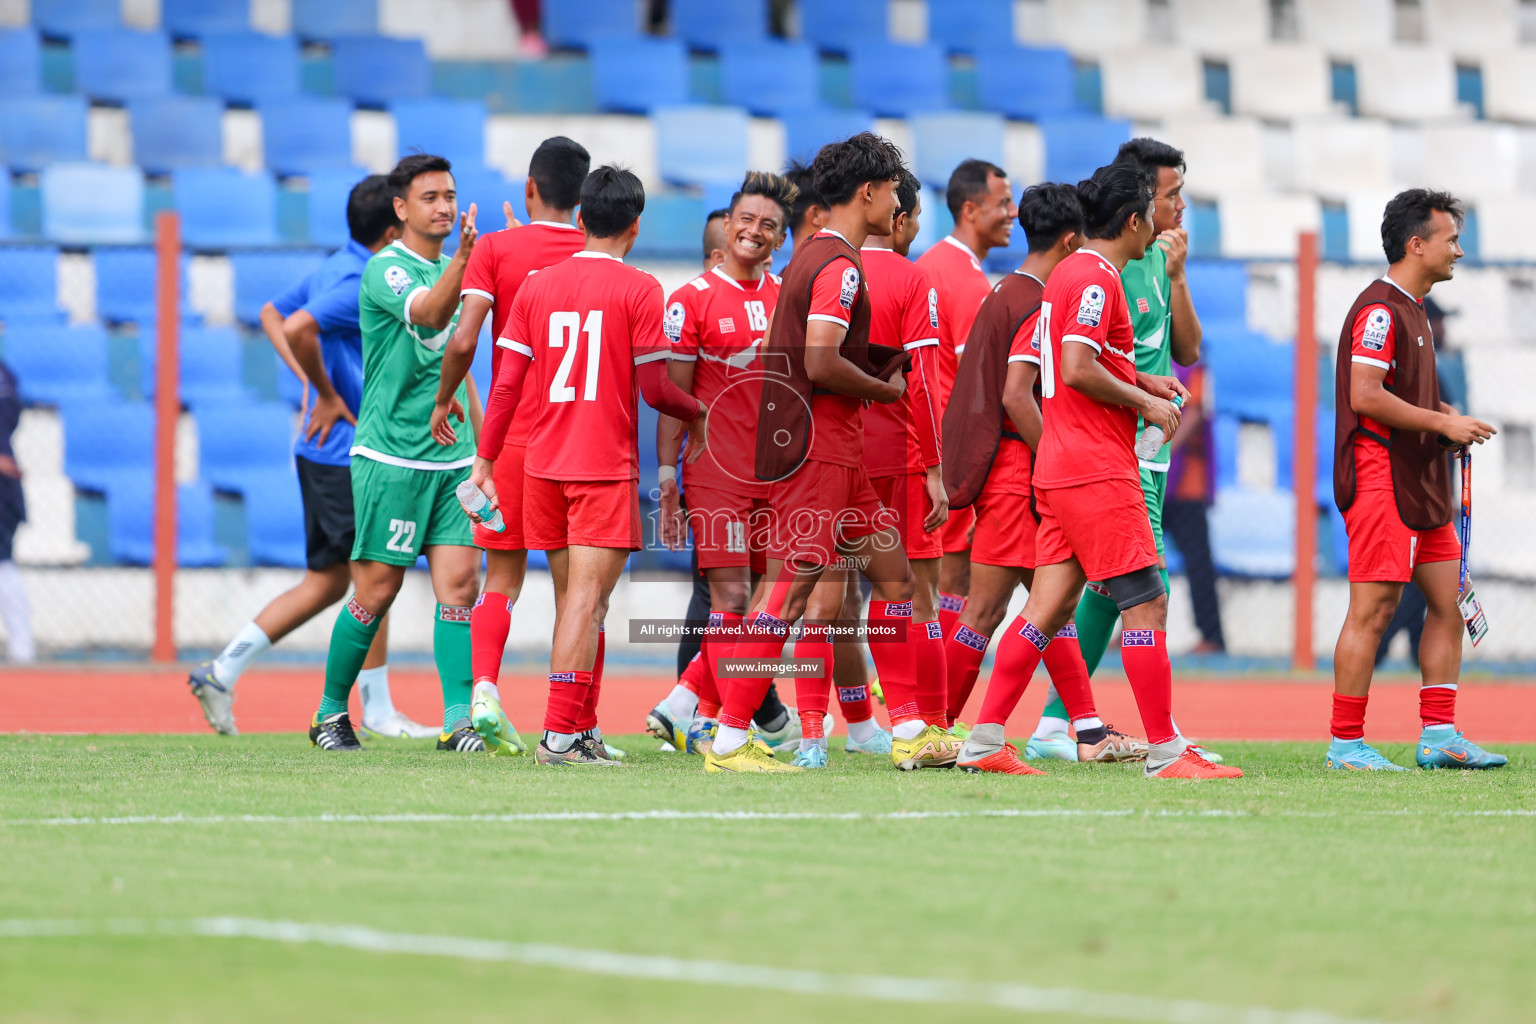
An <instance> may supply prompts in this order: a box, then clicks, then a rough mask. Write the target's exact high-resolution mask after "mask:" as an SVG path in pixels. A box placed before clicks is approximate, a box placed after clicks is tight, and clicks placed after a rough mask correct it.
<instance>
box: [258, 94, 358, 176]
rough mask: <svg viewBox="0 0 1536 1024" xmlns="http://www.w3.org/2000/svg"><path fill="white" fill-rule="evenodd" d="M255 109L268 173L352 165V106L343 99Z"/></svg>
mask: <svg viewBox="0 0 1536 1024" xmlns="http://www.w3.org/2000/svg"><path fill="white" fill-rule="evenodd" d="M258 109H259V110H260V111H261V132H262V145H263V147H264V148H265V151H266V163H267V167H268V169H269V170H271V171H273V172H274V173H276V174H281V175H290V174H308V173H309V172H310V171H317V170H340V169H343V168H350V167H351V166H352V106H351V104H349V103H348V102H347V101H346V100H343V99H335V98H327V99H319V98H313V97H303V98H295V99H291V100H274V101H272V102H269V103H263V104H262V105H261V106H260V107H259V108H258Z"/></svg>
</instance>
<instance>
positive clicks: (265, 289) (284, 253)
mask: <svg viewBox="0 0 1536 1024" xmlns="http://www.w3.org/2000/svg"><path fill="white" fill-rule="evenodd" d="M324 261H325V254H324V253H322V252H320V251H319V250H317V249H265V250H256V251H251V252H232V253H230V254H229V264H230V269H231V270H233V271H234V274H235V318H236V319H238V320H240V321H243V322H244V323H248V324H255V323H258V322H260V319H261V307H262V306H264V305H266V304H267V303H268V302H269V301H271V300H272V298H273V297H274V296H276V295H278V294H280V293H282V292H285V291H287V290H288V289H289V288H292V287H293V286H294V285H296V284H298V283H299V282H300V281H302V280H304V278H306V277H308V276H309V275H310V274H311V273H313V272H314V270H315V268H317V267H319V266H320V264H321V263H323V262H324Z"/></svg>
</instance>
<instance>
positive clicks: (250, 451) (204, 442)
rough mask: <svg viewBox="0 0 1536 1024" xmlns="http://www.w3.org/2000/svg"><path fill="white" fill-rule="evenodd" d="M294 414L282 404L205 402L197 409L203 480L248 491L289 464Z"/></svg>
mask: <svg viewBox="0 0 1536 1024" xmlns="http://www.w3.org/2000/svg"><path fill="white" fill-rule="evenodd" d="M293 439H294V417H293V410H292V409H290V408H288V406H286V405H278V404H275V403H260V404H251V405H226V406H222V407H221V406H209V407H207V408H203V409H199V410H198V411H197V447H198V459H199V462H200V464H201V466H202V476H203V478H204V479H205V480H208V481H210V482H212V484H213V485H214V486H215V487H217V488H218V489H219V490H221V491H235V492H237V493H239V494H247V493H250V492H251V491H253V490H255V489H257V487H258V486H259V485H261V484H262V483H263V482H264V481H266V480H267V479H269V478H270V475H271V474H272V473H273V472H275V471H278V470H283V471H289V472H291V468H290V467H292V465H293Z"/></svg>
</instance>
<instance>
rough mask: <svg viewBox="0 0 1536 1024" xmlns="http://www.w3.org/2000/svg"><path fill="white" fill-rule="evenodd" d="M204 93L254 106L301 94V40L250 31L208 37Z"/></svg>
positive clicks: (220, 33) (204, 67)
mask: <svg viewBox="0 0 1536 1024" xmlns="http://www.w3.org/2000/svg"><path fill="white" fill-rule="evenodd" d="M203 92H205V93H207V94H208V95H210V96H218V97H219V98H221V99H224V100H227V101H229V102H230V103H243V104H248V105H253V106H254V105H255V104H258V103H267V102H270V101H272V100H280V99H289V98H291V97H294V96H297V95H298V94H299V44H298V42H297V41H295V39H294V38H293V36H269V35H263V34H262V33H260V32H250V31H241V32H219V33H214V34H210V35H206V36H204V37H203Z"/></svg>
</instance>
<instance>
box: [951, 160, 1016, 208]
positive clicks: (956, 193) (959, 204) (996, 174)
mask: <svg viewBox="0 0 1536 1024" xmlns="http://www.w3.org/2000/svg"><path fill="white" fill-rule="evenodd" d="M1006 177H1008V172H1007V171H1005V170H1003V169H1002V168H1001V167H999V166H997V164H994V163H992V162H991V161H989V160H962V161H960V166H958V167H956V168H955V169H954V170H953V171H951V172H950V175H949V184H948V185H946V186H944V202H945V204H946V205H948V207H949V215H950V216H951V217H953V218H954V219H955V220H956V221H957V222H958V221H959V220H960V210H961V209H962V208H963V207H964V206H965V204H966V203H969V202H975V201H976V200H978V199H980V198H981V197H982V196H984V195H986V194H987V185H988V183H989V182H990V181H991V180H992V179H993V178H1006Z"/></svg>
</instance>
